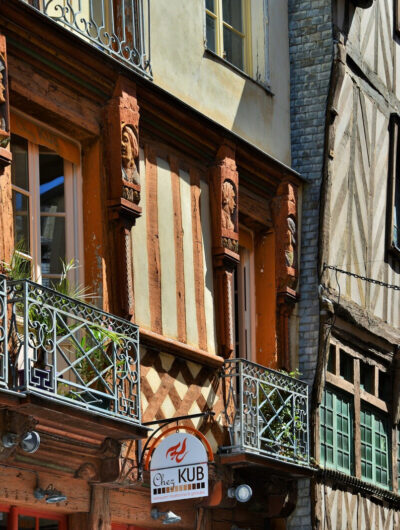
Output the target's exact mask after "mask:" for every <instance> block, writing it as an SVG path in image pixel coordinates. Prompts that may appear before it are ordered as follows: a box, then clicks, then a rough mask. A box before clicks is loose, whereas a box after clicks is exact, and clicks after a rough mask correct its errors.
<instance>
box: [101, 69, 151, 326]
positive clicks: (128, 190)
mask: <svg viewBox="0 0 400 530" xmlns="http://www.w3.org/2000/svg"><path fill="white" fill-rule="evenodd" d="M104 121H105V127H104V130H105V133H106V142H105V145H104V159H105V168H106V171H107V181H108V200H107V206H108V209H109V214H110V215H109V218H110V220H111V233H110V238H111V239H112V242H111V244H110V246H111V249H112V255H113V257H112V267H113V272H112V275H111V276H112V280H111V281H114V282H117V283H118V285H113V286H112V287H113V289H112V290H113V292H114V294H115V296H113V299H114V300H115V301H116V303H118V302H117V301H118V300H119V307H117V308H115V311H117V312H118V313H119V314H121V315H123V316H124V317H125V318H128V319H133V313H134V306H133V277H132V274H133V272H132V252H131V229H132V226H133V225H134V224H135V222H136V219H137V218H138V217H139V216H140V215H141V211H142V210H141V208H140V206H139V202H140V179H139V107H138V105H137V99H136V86H135V84H134V83H131V82H129V81H128V80H126V79H123V80H122V79H119V80H118V81H117V83H116V87H115V90H114V94H113V97H112V98H111V100H110V102H109V103H108V105H107V107H106V109H105V117H104ZM121 282H122V283H123V284H124V289H121ZM117 293H123V296H122V299H121V296H120V294H119V296H117V295H116V294H117Z"/></svg>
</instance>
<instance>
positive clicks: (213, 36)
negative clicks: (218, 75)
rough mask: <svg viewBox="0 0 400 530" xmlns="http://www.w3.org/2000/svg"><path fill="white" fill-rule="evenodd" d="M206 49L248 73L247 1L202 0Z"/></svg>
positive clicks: (249, 65)
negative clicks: (204, 12)
mask: <svg viewBox="0 0 400 530" xmlns="http://www.w3.org/2000/svg"><path fill="white" fill-rule="evenodd" d="M205 6H206V42H207V48H208V49H209V50H211V51H213V52H215V53H216V54H218V55H219V56H220V57H223V58H224V59H226V60H227V61H228V62H229V63H231V64H233V65H234V66H236V67H237V68H239V69H240V70H244V71H246V72H247V73H249V74H251V71H250V70H251V61H250V45H249V33H250V32H249V28H248V27H247V26H248V22H249V13H248V11H249V7H250V6H249V2H248V0H206V1H205Z"/></svg>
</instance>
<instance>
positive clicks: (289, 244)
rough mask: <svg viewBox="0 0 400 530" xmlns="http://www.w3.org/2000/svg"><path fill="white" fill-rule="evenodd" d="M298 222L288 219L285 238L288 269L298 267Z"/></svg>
mask: <svg viewBox="0 0 400 530" xmlns="http://www.w3.org/2000/svg"><path fill="white" fill-rule="evenodd" d="M296 231H297V230H296V222H295V220H294V219H293V218H292V217H288V218H287V230H286V237H285V247H286V248H285V259H286V266H287V267H296V247H297V241H296Z"/></svg>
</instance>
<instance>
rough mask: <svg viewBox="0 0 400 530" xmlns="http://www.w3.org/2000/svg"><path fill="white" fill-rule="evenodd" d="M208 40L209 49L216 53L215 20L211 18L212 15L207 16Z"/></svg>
mask: <svg viewBox="0 0 400 530" xmlns="http://www.w3.org/2000/svg"><path fill="white" fill-rule="evenodd" d="M206 39H207V48H208V49H209V50H211V51H213V52H215V51H216V45H215V19H214V18H212V17H210V15H206Z"/></svg>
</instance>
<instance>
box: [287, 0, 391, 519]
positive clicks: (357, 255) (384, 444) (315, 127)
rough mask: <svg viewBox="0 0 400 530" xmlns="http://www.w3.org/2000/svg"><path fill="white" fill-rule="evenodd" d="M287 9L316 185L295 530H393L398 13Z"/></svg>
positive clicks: (380, 0)
mask: <svg viewBox="0 0 400 530" xmlns="http://www.w3.org/2000/svg"><path fill="white" fill-rule="evenodd" d="M295 4H296V2H293V3H292V5H291V23H290V25H291V50H292V74H293V77H292V80H295V82H294V85H293V87H292V102H293V122H292V133H293V139H294V138H295V135H296V134H298V137H297V138H296V140H294V142H295V143H296V145H295V146H294V150H293V165H294V167H295V168H296V169H297V170H298V171H302V173H303V174H304V176H305V177H306V178H308V179H309V183H310V184H309V186H308V188H307V189H306V190H305V194H304V195H305V196H306V197H307V196H308V199H309V202H308V204H306V201H307V199H306V200H305V202H304V205H305V207H304V209H303V215H304V219H306V218H309V219H310V224H309V226H308V227H307V232H308V233H307V234H305V235H304V237H303V243H306V242H307V241H310V242H311V246H312V248H311V249H310V248H309V247H306V246H305V247H304V248H303V249H302V260H301V267H302V277H301V278H300V291H301V293H302V305H301V306H300V312H299V313H300V325H299V327H300V337H301V339H300V370H301V371H302V372H303V373H304V374H305V375H306V377H307V379H308V380H309V381H310V383H312V384H313V397H312V425H313V427H312V432H313V438H314V440H315V444H314V458H315V460H316V464H317V465H318V467H319V472H318V473H317V474H316V476H315V478H314V479H313V480H312V481H311V484H310V483H309V482H307V481H306V482H304V484H303V486H304V492H305V494H304V498H303V499H302V502H301V503H300V504H301V509H300V508H299V509H298V510H297V511H296V512H295V514H294V515H293V517H292V520H291V523H290V527H291V528H321V529H325V528H331V529H333V528H337V529H339V528H341V529H342V528H343V529H344V528H351V529H367V528H377V529H378V528H379V529H384V528H399V526H400V511H399V509H400V502H399V501H400V497H399V485H400V482H399V480H400V475H399V470H400V467H399V462H400V453H399V447H400V445H399V440H400V438H399V420H400V418H399V372H398V370H399V366H398V362H399V359H398V356H399V339H400V332H399V325H400V320H399V308H400V305H399V289H400V274H399V273H400V268H399V256H400V254H399V236H398V221H399V211H400V210H399V207H400V206H399V205H400V203H399V199H400V195H399V189H400V188H399V185H400V180H399V165H398V164H399V162H398V157H399V153H400V151H399V143H398V123H399V110H400V105H399V104H400V99H399V89H400V86H399V75H398V74H399V66H400V62H399V58H400V55H399V54H400V48H399V26H398V24H399V7H400V4H399V3H398V2H397V1H395V0H365V1H362V0H357V1H356V0H354V1H348V0H347V1H344V0H343V1H342V0H335V1H328V2H321V3H320V4H321V6H320V7H321V9H320V10H316V11H318V13H317V12H315V13H314V12H308V14H307V8H306V9H305V11H304V16H303V15H301V13H300V10H302V9H304V8H305V4H307V5H309V4H310V2H301V6H300V5H299V4H300V3H297V6H296V5H295ZM296 13H297V18H296ZM313 24H314V27H313ZM300 33H302V34H303V35H308V36H307V37H306V38H305V39H304V40H303V41H300V40H298V36H299V34H300ZM295 85H296V86H295ZM307 92H308V93H307ZM316 92H318V95H316V97H315V99H313V95H314V94H315V93H316ZM307 98H308V99H307ZM302 105H304V106H302ZM300 127H301V128H303V131H302V132H301V131H300ZM303 227H304V228H305V224H304V225H303ZM317 251H318V252H317ZM312 255H313V256H314V260H312ZM303 265H304V267H303ZM308 285H311V286H312V289H311V290H308V289H307V286H308ZM303 286H304V287H305V289H304V290H303ZM318 298H319V302H318ZM307 332H308V333H309V336H308V337H307ZM309 488H310V489H309ZM307 496H308V497H309V499H310V500H309V499H307V498H306V497H307Z"/></svg>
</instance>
